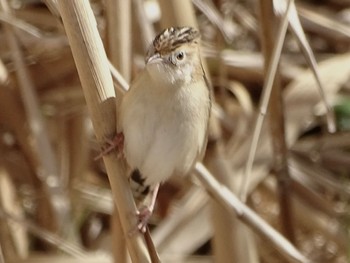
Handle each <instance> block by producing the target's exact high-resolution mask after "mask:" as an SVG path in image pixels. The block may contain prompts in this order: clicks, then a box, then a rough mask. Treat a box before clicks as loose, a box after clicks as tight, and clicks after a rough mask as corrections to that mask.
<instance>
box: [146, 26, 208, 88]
mask: <svg viewBox="0 0 350 263" xmlns="http://www.w3.org/2000/svg"><path fill="white" fill-rule="evenodd" d="M199 38H200V35H199V32H198V31H197V30H196V29H194V28H191V27H170V28H167V29H165V30H164V31H162V32H161V33H160V34H159V35H158V36H156V38H155V39H154V41H153V43H152V44H151V46H150V48H149V50H148V54H147V56H146V69H147V70H148V72H149V74H150V75H151V77H152V78H154V79H156V80H157V81H162V82H163V83H164V84H175V85H176V84H178V85H181V84H189V83H191V82H192V81H194V79H195V78H196V77H197V76H198V75H199V74H201V73H202V66H201V61H200V56H199Z"/></svg>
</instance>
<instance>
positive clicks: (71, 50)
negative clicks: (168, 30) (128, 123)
mask: <svg viewBox="0 0 350 263" xmlns="http://www.w3.org/2000/svg"><path fill="white" fill-rule="evenodd" d="M57 3H58V4H59V5H57ZM90 4H91V7H90V5H89V4H88V1H70V0H59V1H55V0H46V1H39V0H38V1H36V0H32V1H24V0H18V1H10V0H0V23H1V27H0V39H1V40H2V41H0V218H1V220H0V263H2V262H6V263H7V262H48V261H49V260H50V261H52V262H118V263H119V262H128V260H129V259H128V257H129V256H128V255H127V254H129V255H130V258H131V260H132V261H133V262H142V263H143V262H157V261H158V255H157V254H159V257H160V259H161V261H162V262H198V263H199V262H239V263H241V262H242V263H245V262H249V263H255V262H269V263H271V262H322V263H323V262H325V263H333V262H334V263H343V262H348V261H349V254H350V253H349V248H348V243H349V241H348V240H349V236H348V228H349V212H348V211H349V209H348V202H349V199H350V180H349V178H350V177H349V176H350V173H349V171H350V165H349V163H350V156H349V149H350V136H349V134H348V132H349V129H350V124H349V122H350V119H349V116H350V115H349V105H350V104H349V103H350V101H349V91H350V85H349V80H350V67H349V65H350V53H349V52H350V49H349V43H350V12H349V10H350V2H349V1H345V0H343V1H337V0H327V1H322V4H320V3H318V2H317V1H316V2H315V1H306V0H303V1H301V0H300V1H295V3H294V1H287V0H286V1H281V0H280V1H272V0H271V1H265V0H261V1H229V0H221V1H214V0H193V1H192V2H191V1H188V0H159V1H156V0H145V1H142V0H134V1H131V0H128V1H126V0H119V1H112V0H105V1H99V0H94V1H90ZM287 6H288V8H287V9H286V7H287ZM91 10H92V11H93V14H94V16H95V17H93V14H92V12H91ZM286 10H288V12H286ZM159 14H160V15H159ZM95 19H96V25H97V29H98V31H97V30H96V27H95ZM177 25H192V26H194V27H198V28H199V29H200V31H201V33H202V40H203V41H202V47H203V48H202V51H203V57H204V58H205V61H206V66H205V67H206V71H207V74H208V76H209V77H210V79H211V83H212V86H213V94H214V99H215V103H214V107H213V112H212V116H213V118H212V120H211V125H210V135H209V143H208V148H207V154H206V157H205V160H204V161H203V164H204V166H203V165H202V164H197V166H196V169H195V171H194V172H193V175H192V176H188V177H186V178H172V179H171V180H170V181H169V182H166V183H165V184H163V186H162V187H161V190H160V194H159V197H158V202H157V208H156V211H155V214H154V215H153V217H152V220H151V222H150V230H151V231H150V232H151V234H150V235H146V236H145V237H144V236H143V235H141V234H137V235H134V236H130V235H128V233H129V231H130V229H132V228H133V226H134V225H135V222H136V221H135V220H136V218H135V216H134V212H135V204H134V202H133V199H132V197H131V193H130V190H129V188H128V183H127V179H126V176H125V175H124V165H125V164H124V163H123V161H122V160H118V159H117V157H116V155H115V154H111V155H108V156H106V157H104V158H103V159H104V160H103V161H102V160H99V161H94V157H95V156H96V155H98V152H99V150H100V147H101V145H102V144H103V143H104V141H105V140H106V139H107V138H110V137H111V136H113V134H114V132H115V128H116V122H117V121H118V120H117V119H116V117H115V116H116V110H117V105H118V103H119V102H120V100H121V99H122V96H123V93H124V91H123V90H125V89H127V88H128V87H127V86H128V84H127V83H130V81H132V79H133V78H134V77H135V75H137V74H138V72H139V71H140V70H141V69H142V67H143V57H144V54H145V50H146V49H147V46H148V44H149V43H150V41H151V39H152V38H153V37H154V34H155V32H159V31H160V30H161V29H162V28H164V27H167V26H177ZM98 33H99V34H98ZM101 40H102V41H101ZM106 54H107V56H106ZM107 57H108V58H109V60H110V62H111V63H112V64H113V65H114V66H115V68H116V70H117V72H116V71H115V69H110V66H109V62H108V60H107ZM110 70H112V72H113V78H112V75H111V74H110ZM118 74H119V75H118ZM122 77H123V78H124V79H121V78H122ZM113 81H114V87H113ZM333 109H334V110H333ZM265 119H266V120H265ZM141 132H142V131H141ZM208 193H209V194H208ZM237 196H239V197H240V198H241V201H240V200H239V199H238V198H237ZM245 201H246V202H247V203H245ZM115 205H116V207H117V209H116V210H115V209H114V207H115ZM113 211H114V212H113ZM279 233H283V235H284V236H286V238H283V236H282V235H281V234H279ZM127 251H128V253H127Z"/></svg>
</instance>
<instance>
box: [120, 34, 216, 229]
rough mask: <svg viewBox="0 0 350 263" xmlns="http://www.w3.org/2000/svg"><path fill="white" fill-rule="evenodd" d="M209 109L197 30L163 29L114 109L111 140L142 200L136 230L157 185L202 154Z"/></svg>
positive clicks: (184, 170) (184, 169) (142, 224)
mask: <svg viewBox="0 0 350 263" xmlns="http://www.w3.org/2000/svg"><path fill="white" fill-rule="evenodd" d="M210 111H211V92H210V88H209V84H208V80H207V78H206V75H205V71H204V69H203V65H202V60H201V56H200V33H199V31H198V30H197V29H194V28H192V27H170V28H167V29H165V30H163V31H162V32H161V33H159V34H158V35H157V36H156V37H155V38H154V40H153V42H152V43H151V45H150V47H149V49H148V52H147V55H146V58H145V68H144V69H143V70H142V71H141V72H140V73H139V74H138V76H137V77H136V78H135V80H134V81H133V82H132V84H131V86H130V89H129V91H128V92H127V93H126V94H125V95H124V97H123V99H122V102H121V105H120V110H119V114H118V118H119V121H118V123H119V124H118V128H117V131H118V134H119V137H118V138H119V139H118V140H117V141H122V143H123V147H122V148H123V156H124V158H125V159H126V162H127V164H128V166H129V182H130V186H131V189H132V191H133V194H134V197H135V199H136V200H141V201H143V204H142V205H141V207H139V210H138V216H139V220H138V229H139V230H140V231H142V232H145V231H146V226H147V222H148V220H149V218H150V216H151V214H152V212H153V209H154V206H155V202H156V197H157V192H158V189H159V185H160V184H161V183H162V182H164V181H166V180H167V179H169V178H170V177H171V176H183V175H186V174H188V173H189V171H190V170H191V169H192V168H193V166H194V164H195V163H196V162H197V161H200V160H201V159H202V158H203V156H204V153H205V150H206V145H207V140H208V125H209V117H210ZM147 196H148V198H147ZM145 200H148V202H149V204H148V205H145V203H147V201H145Z"/></svg>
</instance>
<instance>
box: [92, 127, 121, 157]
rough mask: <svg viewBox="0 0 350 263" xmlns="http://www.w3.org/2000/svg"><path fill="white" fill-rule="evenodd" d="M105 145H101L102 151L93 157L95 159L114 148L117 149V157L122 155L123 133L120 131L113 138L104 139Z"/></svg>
mask: <svg viewBox="0 0 350 263" xmlns="http://www.w3.org/2000/svg"><path fill="white" fill-rule="evenodd" d="M106 144H107V146H106V147H103V149H102V151H101V152H100V154H99V155H98V156H96V157H95V158H94V160H95V161H97V160H99V159H101V158H102V157H103V156H104V155H106V154H108V153H110V152H111V151H113V150H114V149H116V150H117V153H118V156H117V157H118V158H122V157H123V148H124V134H123V133H122V132H120V133H117V134H116V135H115V136H114V138H113V139H107V140H106Z"/></svg>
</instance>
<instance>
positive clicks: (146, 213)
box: [137, 184, 160, 233]
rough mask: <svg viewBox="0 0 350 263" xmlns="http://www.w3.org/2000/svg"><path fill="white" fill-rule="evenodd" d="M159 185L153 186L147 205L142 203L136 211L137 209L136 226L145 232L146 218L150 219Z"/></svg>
mask: <svg viewBox="0 0 350 263" xmlns="http://www.w3.org/2000/svg"><path fill="white" fill-rule="evenodd" d="M159 185H160V184H157V185H156V186H155V188H154V189H153V190H152V191H151V192H152V193H151V194H152V197H151V202H150V204H149V205H148V206H147V205H143V206H142V207H141V208H140V209H139V210H138V211H137V217H138V224H137V228H138V229H139V230H140V231H141V232H142V233H145V232H146V227H147V223H148V220H149V219H150V217H151V215H152V213H153V210H154V206H155V204H156V199H157V194H158V190H159Z"/></svg>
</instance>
